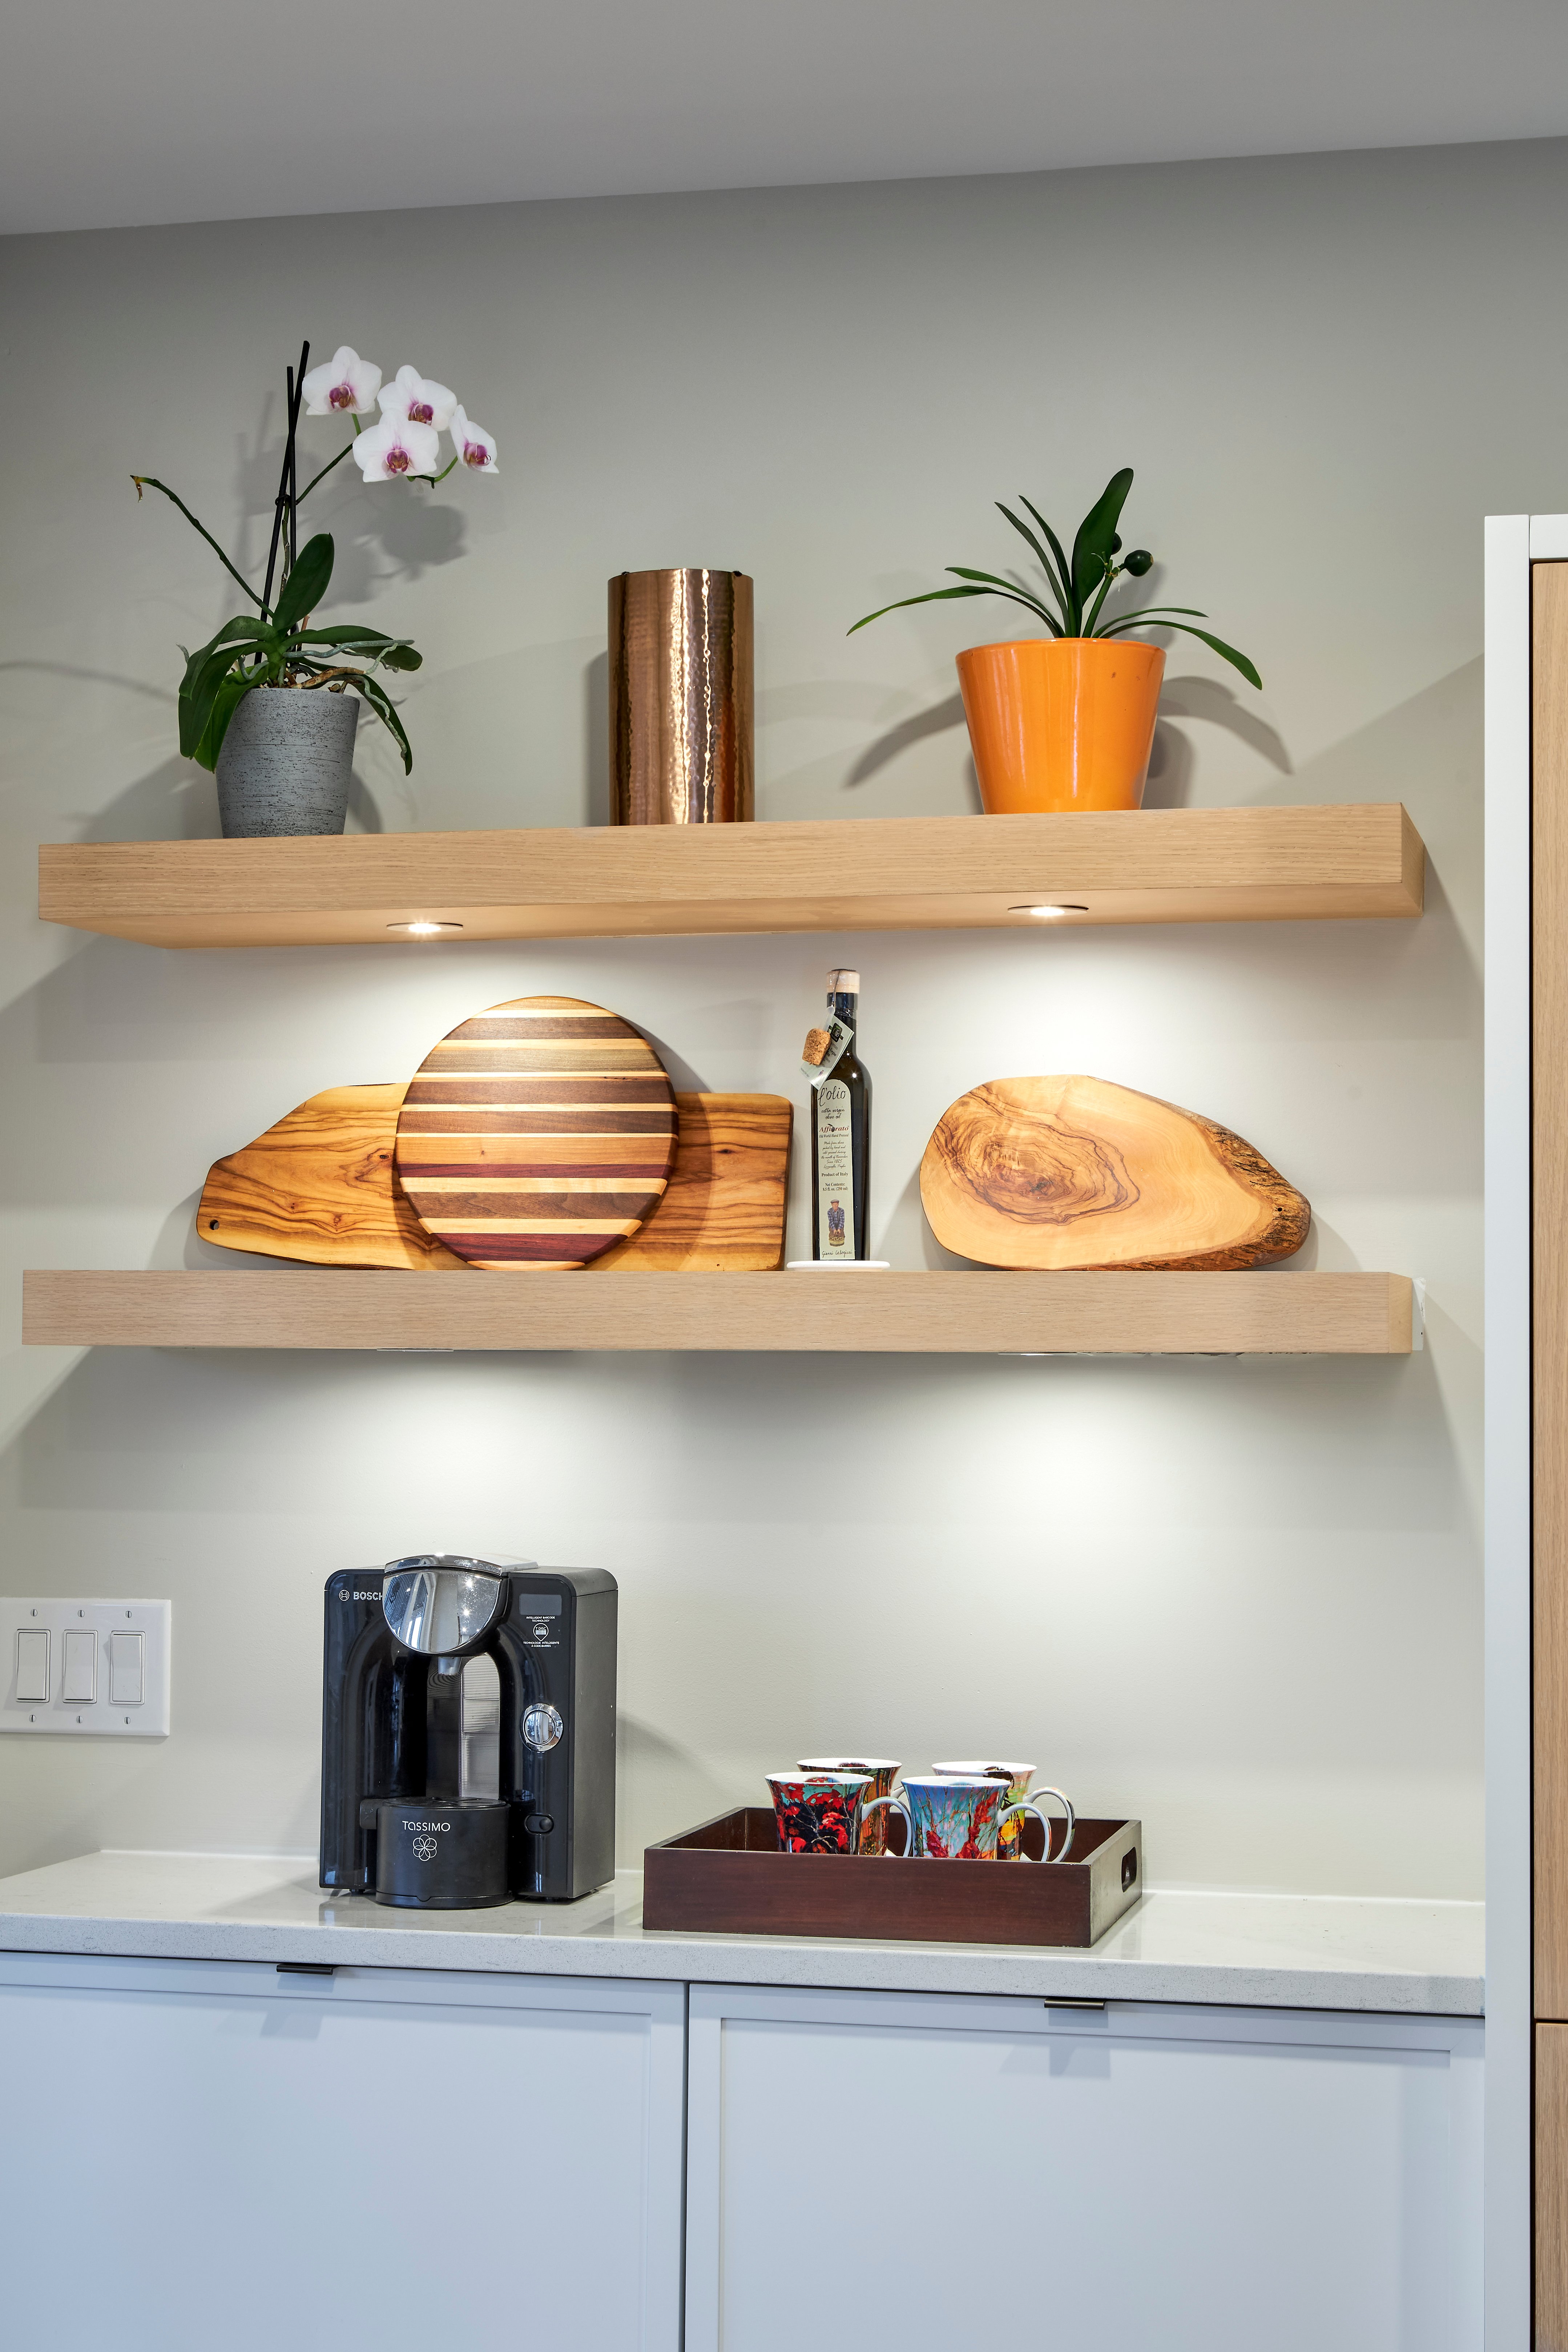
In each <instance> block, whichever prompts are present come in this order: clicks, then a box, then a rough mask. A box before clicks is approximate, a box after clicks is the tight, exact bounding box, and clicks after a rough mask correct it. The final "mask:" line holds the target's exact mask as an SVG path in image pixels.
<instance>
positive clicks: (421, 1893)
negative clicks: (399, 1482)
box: [321, 1552, 616, 1910]
mask: <svg viewBox="0 0 1568 2352" xmlns="http://www.w3.org/2000/svg"><path fill="white" fill-rule="evenodd" d="M479 1658H488V1659H489V1661H491V1666H492V1670H493V1674H494V1677H495V1687H496V1688H497V1690H498V1693H499V1696H498V1699H497V1704H496V1712H497V1715H498V1717H499V1724H498V1738H497V1758H498V1765H497V1781H496V1793H495V1794H494V1795H493V1796H490V1795H484V1796H477V1795H474V1794H471V1793H465V1790H464V1758H465V1754H466V1752H468V1751H467V1750H466V1748H465V1738H464V1734H465V1724H464V1716H463V1677H464V1668H465V1667H466V1666H467V1665H468V1663H469V1662H470V1661H471V1660H475V1659H479ZM615 1739H616V1580H615V1578H614V1577H613V1576H611V1575H610V1574H609V1573H608V1571H607V1570H604V1569H555V1568H540V1567H538V1566H536V1565H534V1564H532V1563H529V1564H526V1565H524V1564H521V1563H513V1562H511V1561H509V1560H495V1559H471V1558H468V1556H466V1555H461V1554H453V1553H435V1552H432V1553H422V1554H419V1555H418V1556H416V1557H415V1558H412V1559H397V1560H391V1561H389V1562H388V1563H387V1565H386V1567H385V1568H384V1569H382V1570H363V1569H343V1570H339V1571H338V1572H337V1573H336V1574H335V1575H333V1576H331V1577H330V1578H329V1579H328V1580H327V1590H326V1627H325V1643H324V1653H323V1663H322V1689H321V1885H323V1886H329V1887H333V1888H336V1889H338V1890H340V1891H342V1892H346V1893H353V1894H368V1895H374V1897H375V1899H376V1900H377V1901H378V1902H380V1903H386V1904H392V1905H396V1906H407V1907H411V1908H420V1909H434V1910H462V1909H470V1908H478V1907H482V1906H487V1905H491V1904H498V1903H505V1902H508V1901H510V1900H512V1899H513V1898H514V1897H517V1896H525V1897H529V1896H531V1897H532V1898H534V1899H536V1900H538V1899H542V1900H544V1901H547V1902H549V1901H557V1902H559V1901H569V1900H571V1899H572V1898H573V1897H574V1896H576V1895H587V1894H591V1893H592V1892H593V1890H594V1889H595V1887H598V1886H602V1885H605V1882H606V1881H607V1880H608V1879H609V1878H610V1877H611V1876H612V1875H613V1874H614V1872H615V1803H616V1795H615V1792H616V1750H615Z"/></svg>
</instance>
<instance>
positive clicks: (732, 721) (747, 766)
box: [610, 571, 753, 824]
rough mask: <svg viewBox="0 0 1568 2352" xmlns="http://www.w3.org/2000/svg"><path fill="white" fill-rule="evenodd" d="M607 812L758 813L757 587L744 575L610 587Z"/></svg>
mask: <svg viewBox="0 0 1568 2352" xmlns="http://www.w3.org/2000/svg"><path fill="white" fill-rule="evenodd" d="M610 762H611V778H610V814H611V819H612V821H613V823H615V824H731V823H733V822H735V821H737V820H742V819H749V818H750V817H751V815H752V793H753V763H752V583H751V581H750V580H749V579H748V577H747V576H746V574H745V573H744V572H700V571H684V572H619V573H617V575H616V578H615V579H613V580H612V581H611V583H610Z"/></svg>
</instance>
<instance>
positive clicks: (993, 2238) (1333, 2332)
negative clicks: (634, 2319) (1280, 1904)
mask: <svg viewBox="0 0 1568 2352" xmlns="http://www.w3.org/2000/svg"><path fill="white" fill-rule="evenodd" d="M1481 2042H1482V2029H1481V2027H1480V2025H1479V2022H1477V2021H1471V2020H1462V2019H1460V2020H1454V2019H1430V2018H1394V2017H1363V2016H1349V2015H1331V2016H1324V2015H1317V2014H1305V2013H1300V2012H1290V2011H1261V2010H1225V2009H1182V2008H1177V2007H1166V2006H1163V2005H1159V2006H1155V2005H1142V2004H1140V2005H1134V2004H1131V2003H1121V2002H1115V2003H1112V2004H1110V2007H1109V2008H1107V2009H1105V2010H1103V2011H1064V2010H1060V2009H1048V2008H1047V2007H1045V2006H1043V2005H1042V2004H1041V2003H1039V2002H1037V2001H1026V2000H980V1999H974V2000H970V1999H965V1998H962V1997H946V1996H942V1997H932V1998H925V1997H921V1996H906V1995H895V1994H878V1993H859V1994H831V1993H820V1992H782V1991H763V1990H756V1989H754V1988H729V1987H722V1988H714V1987H700V1986H693V1988H692V1990H691V1999H690V2015H689V2104H688V2176H687V2179H688V2206H687V2281H686V2352H801V2347H810V2352H868V2347H878V2352H881V2347H898V2352H939V2348H940V2352H955V2347H964V2352H970V2347H973V2352H981V2348H982V2347H984V2348H985V2352H990V2347H996V2348H997V2352H1010V2347H1030V2352H1056V2347H1061V2352H1069V2347H1070V2352H1080V2347H1084V2346H1104V2347H1114V2352H1262V2347H1267V2352H1479V2345H1480V2211H1481V2207H1480V2123H1481V2112H1480V2110H1481V2096H1480V2071H1481V2066H1480V2060H1481Z"/></svg>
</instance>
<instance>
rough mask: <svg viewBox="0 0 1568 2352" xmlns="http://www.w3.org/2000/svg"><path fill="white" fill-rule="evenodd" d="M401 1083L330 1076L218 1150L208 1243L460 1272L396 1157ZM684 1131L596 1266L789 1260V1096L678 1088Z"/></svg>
mask: <svg viewBox="0 0 1568 2352" xmlns="http://www.w3.org/2000/svg"><path fill="white" fill-rule="evenodd" d="M407 1091H408V1087H407V1082H406V1081H400V1082H398V1083H397V1084H395V1085H391V1086H374V1087H329V1088H328V1090H327V1092H326V1093H325V1094H319V1095H312V1096H311V1097H310V1101H309V1102H304V1103H301V1104H300V1107H299V1108H298V1109H297V1110H291V1111H290V1112H289V1114H288V1116H287V1118H280V1119H279V1121H278V1124H277V1125H276V1126H275V1127H270V1128H268V1130H267V1132H266V1134H265V1135H262V1136H258V1138H257V1139H256V1141H255V1142H254V1143H247V1145H246V1146H245V1148H244V1149H243V1150H240V1151H234V1152H230V1153H229V1154H228V1156H227V1157H226V1159H223V1160H216V1161H215V1163H214V1165H213V1167H212V1168H211V1170H210V1171H208V1175H207V1181H206V1183H205V1186H204V1187H203V1191H202V1197H201V1206H200V1208H199V1210H198V1212H197V1221H198V1227H197V1229H198V1231H199V1232H200V1234H201V1235H202V1238H203V1239H204V1240H205V1241H209V1242H214V1243H216V1244H217V1245H218V1247H219V1248H222V1249H237V1250H249V1251H251V1252H253V1253H254V1254H255V1255H258V1256H261V1257H281V1258H290V1259H293V1260H295V1261H303V1262H304V1263H306V1264H308V1265H371V1266H380V1265H385V1266H398V1267H402V1268H405V1269H410V1268H413V1269H421V1268H425V1267H430V1268H434V1269H437V1270H440V1269H447V1270H456V1271H458V1272H460V1271H461V1269H462V1266H463V1260H462V1259H461V1258H459V1257H456V1256H454V1255H453V1254H452V1252H451V1251H450V1250H448V1249H447V1248H446V1247H445V1246H444V1244H442V1243H440V1242H439V1241H437V1240H436V1239H435V1238H434V1237H433V1236H432V1235H431V1234H428V1233H426V1229H425V1227H424V1226H423V1225H422V1224H421V1223H420V1222H419V1219H418V1218H417V1217H416V1215H415V1213H414V1211H413V1209H412V1208H411V1207H410V1206H409V1203H408V1202H407V1200H406V1198H405V1194H404V1191H403V1187H402V1184H401V1182H400V1181H399V1180H398V1175H397V1169H396V1165H395V1156H394V1155H395V1145H396V1139H397V1115H398V1112H399V1110H400V1109H401V1108H402V1107H403V1101H404V1097H405V1095H406V1093H407ZM675 1102H676V1107H677V1110H678V1113H679V1141H678V1144H677V1149H676V1158H675V1166H674V1169H673V1171H672V1172H671V1175H670V1177H669V1180H668V1184H667V1186H666V1189H665V1192H664V1194H663V1197H662V1198H661V1200H660V1201H659V1202H658V1207H657V1208H656V1209H655V1210H654V1212H653V1214H652V1216H651V1217H650V1218H649V1219H648V1221H647V1223H646V1224H645V1225H644V1226H643V1228H642V1230H641V1232H640V1233H637V1234H634V1235H633V1236H632V1237H631V1239H630V1240H628V1241H625V1242H619V1243H617V1244H616V1245H615V1246H614V1247H613V1248H612V1249H610V1250H608V1251H606V1252H605V1255H604V1256H602V1257H600V1258H597V1259H595V1261H594V1263H593V1265H591V1266H590V1268H589V1269H588V1270H589V1271H590V1272H591V1273H601V1272H603V1273H616V1274H620V1273H626V1274H635V1273H671V1274H675V1273H682V1272H687V1273H700V1274H722V1273H734V1274H761V1273H766V1272H769V1271H770V1270H771V1269H772V1268H773V1267H774V1266H777V1265H781V1264H782V1263H783V1259H784V1201H785V1195H786V1187H787V1182H788V1173H789V1146H790V1124H791V1118H792V1111H791V1106H790V1103H789V1101H788V1099H787V1097H784V1096H783V1095H677V1096H676V1097H675Z"/></svg>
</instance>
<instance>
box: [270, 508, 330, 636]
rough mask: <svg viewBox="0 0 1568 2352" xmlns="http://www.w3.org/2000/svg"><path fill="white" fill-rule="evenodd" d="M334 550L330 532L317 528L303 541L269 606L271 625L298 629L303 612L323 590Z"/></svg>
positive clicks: (313, 606) (317, 601)
mask: <svg viewBox="0 0 1568 2352" xmlns="http://www.w3.org/2000/svg"><path fill="white" fill-rule="evenodd" d="M335 553H336V551H335V549H334V548H333V546H332V535H331V531H328V530H319V531H318V532H317V533H316V536H315V538H314V539H308V540H307V541H305V544H304V546H303V547H302V548H301V549H300V552H299V554H298V556H297V557H296V558H295V561H294V565H293V569H292V570H291V571H290V572H289V577H288V579H287V580H285V582H284V583H283V585H282V587H281V588H280V589H279V592H278V602H277V603H276V604H274V606H273V607H272V624H273V626H274V627H275V628H278V629H284V630H287V629H294V628H298V626H299V625H300V622H301V621H302V620H303V619H304V617H305V615H306V614H307V613H313V612H314V611H315V609H316V607H317V605H318V604H320V603H321V598H322V597H323V596H324V595H325V594H326V593H327V583H328V582H329V581H330V580H331V576H332V562H333V559H334V556H335Z"/></svg>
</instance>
